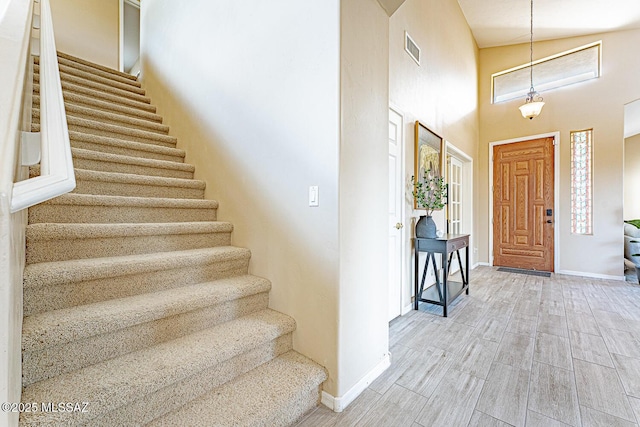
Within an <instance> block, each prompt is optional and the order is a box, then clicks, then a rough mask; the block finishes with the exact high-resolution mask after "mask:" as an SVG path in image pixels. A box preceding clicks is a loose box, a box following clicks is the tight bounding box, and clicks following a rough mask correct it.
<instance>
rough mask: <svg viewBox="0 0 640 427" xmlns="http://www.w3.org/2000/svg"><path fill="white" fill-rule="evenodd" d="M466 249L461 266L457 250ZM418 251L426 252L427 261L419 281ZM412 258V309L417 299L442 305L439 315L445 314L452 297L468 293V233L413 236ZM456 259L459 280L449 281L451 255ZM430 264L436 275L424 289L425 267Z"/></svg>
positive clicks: (445, 315) (416, 303)
mask: <svg viewBox="0 0 640 427" xmlns="http://www.w3.org/2000/svg"><path fill="white" fill-rule="evenodd" d="M463 248H464V250H465V257H464V259H465V265H464V268H463V266H462V259H461V258H460V249H463ZM420 252H426V253H427V261H426V262H425V264H424V270H423V271H422V280H421V281H420V283H419V284H418V270H419V267H418V260H419V255H420ZM413 253H414V258H415V267H414V268H415V271H414V273H415V279H414V281H415V295H416V296H415V300H414V308H415V309H416V310H417V309H418V304H419V303H420V302H426V303H429V304H435V305H440V306H442V315H443V316H444V317H447V307H448V306H449V304H451V302H453V300H455V299H456V298H457V297H458V296H460V294H462V292H465V291H466V293H467V295H469V235H468V234H445V235H444V236H442V237H439V238H436V239H421V238H416V239H415V247H414V252H413ZM435 254H440V255H441V257H442V258H441V259H442V268H443V269H444V271H443V274H442V283H440V278H439V277H438V271H437V264H436V256H435ZM454 254H455V255H456V256H457V258H458V265H459V266H460V276H461V278H462V281H461V282H457V281H450V280H449V271H450V268H451V261H453V255H454ZM430 263H433V271H434V273H435V276H436V283H434V284H433V285H431V286H429V287H428V288H427V289H424V282H425V279H426V278H427V270H428V268H429V264H430Z"/></svg>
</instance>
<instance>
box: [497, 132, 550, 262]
mask: <svg viewBox="0 0 640 427" xmlns="http://www.w3.org/2000/svg"><path fill="white" fill-rule="evenodd" d="M553 150H554V146H553V138H541V139H535V140H531V141H523V142H518V143H513V144H504V145H496V146H494V147H493V168H494V180H495V182H494V188H493V212H494V218H493V242H494V244H493V257H494V259H493V264H494V265H497V266H505V267H514V268H525V269H535V270H543V271H553V248H554V242H553V223H552V222H549V223H548V222H547V220H549V219H551V218H553V217H552V216H549V217H547V216H546V211H547V209H553V205H554V200H553V197H554V195H553V182H554V179H553V174H554V169H553V167H554V164H553V157H554V156H553Z"/></svg>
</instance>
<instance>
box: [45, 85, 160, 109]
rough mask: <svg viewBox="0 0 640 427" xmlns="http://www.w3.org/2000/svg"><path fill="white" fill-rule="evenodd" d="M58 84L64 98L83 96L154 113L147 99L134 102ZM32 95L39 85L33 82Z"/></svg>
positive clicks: (74, 86)
mask: <svg viewBox="0 0 640 427" xmlns="http://www.w3.org/2000/svg"><path fill="white" fill-rule="evenodd" d="M60 84H61V85H62V93H63V96H64V97H66V96H68V95H69V94H77V95H84V96H90V97H93V98H95V99H99V100H101V101H104V102H111V103H116V104H119V105H122V106H127V107H130V108H136V109H139V110H144V111H148V112H150V113H155V112H156V107H155V106H153V105H151V100H150V99H149V98H145V97H141V98H140V100H134V99H129V98H123V97H121V96H118V95H114V94H111V93H106V92H98V91H95V90H93V89H88V88H85V87H82V86H78V85H75V84H73V83H68V82H60ZM33 93H34V94H39V93H40V84H39V83H37V82H35V81H34V85H33Z"/></svg>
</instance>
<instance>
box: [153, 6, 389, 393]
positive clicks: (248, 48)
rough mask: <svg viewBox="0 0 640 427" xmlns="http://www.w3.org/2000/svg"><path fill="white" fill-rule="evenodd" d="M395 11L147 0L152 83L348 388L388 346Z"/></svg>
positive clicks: (244, 236)
mask: <svg viewBox="0 0 640 427" xmlns="http://www.w3.org/2000/svg"><path fill="white" fill-rule="evenodd" d="M341 14H342V18H341ZM216 17H217V18H218V19H217V20H216ZM187 22H188V23H189V24H188V25H185V23H187ZM387 27H388V18H387V16H386V14H385V12H384V10H383V9H382V8H381V7H380V6H379V4H378V3H377V2H376V1H375V0H345V1H343V2H339V1H337V0H333V1H326V0H316V1H310V2H304V3H300V2H297V1H295V0H285V1H281V2H280V3H279V4H278V6H277V7H274V5H273V4H267V3H264V2H260V1H257V0H256V1H248V2H242V3H241V4H239V3H237V2H226V3H219V2H208V1H206V0H200V1H196V2H191V3H189V6H188V7H185V6H184V5H178V4H176V3H175V2H171V1H169V0H149V1H145V2H143V3H142V10H141V28H142V78H143V82H144V87H145V88H146V89H147V91H148V93H149V95H150V96H151V97H152V99H153V101H154V103H155V104H157V105H158V110H159V112H160V114H162V115H163V116H164V117H165V122H166V123H167V124H168V125H169V126H170V127H171V133H172V134H173V135H176V136H177V137H178V139H179V143H178V146H179V147H180V148H184V149H185V150H186V151H187V158H186V161H187V162H190V163H193V164H195V166H196V178H199V179H204V180H205V181H206V182H207V191H206V196H207V198H213V199H216V200H218V201H219V202H220V208H219V210H218V213H219V219H220V220H228V221H231V222H232V223H233V224H234V226H235V228H234V232H233V243H234V244H235V245H239V246H245V247H248V248H249V249H251V251H252V260H251V267H250V270H251V272H252V273H253V274H257V275H260V276H264V277H267V278H268V279H270V280H271V281H272V284H273V288H272V291H271V294H270V306H271V307H272V308H274V309H276V310H278V311H282V312H284V313H287V314H289V315H291V316H293V317H294V318H295V319H296V322H297V328H298V329H297V331H296V333H295V335H294V348H295V349H296V350H298V351H300V352H301V353H303V354H305V355H307V356H309V357H311V358H313V359H314V360H316V361H317V362H319V363H320V364H322V365H323V366H325V367H326V368H327V369H328V371H329V379H328V381H327V382H326V383H325V386H324V390H325V391H326V392H327V393H329V394H330V395H331V396H333V397H336V398H342V397H343V395H345V394H347V393H348V392H350V391H351V390H352V389H353V387H354V386H355V385H356V384H357V383H358V382H359V381H360V380H361V379H362V377H363V376H365V375H366V374H368V373H369V372H371V371H372V370H375V369H376V367H378V366H379V365H380V364H381V363H383V361H384V360H385V358H386V356H387V354H388V338H387V337H388V330H387V322H386V312H387V308H386V295H387V288H386V280H385V278H386V277H387V270H386V268H387V264H388V262H387V252H386V248H387V244H386V239H387V236H386V211H387V191H386V185H387V184H386V183H387V173H386V168H387V152H386V150H387V149H386V135H387V126H388V125H387V116H388V115H387V106H388V50H387V43H386V41H387ZM341 32H342V35H341ZM341 37H342V41H341ZM230 41H233V43H231V42H230ZM341 49H342V51H341ZM341 105H342V107H341ZM341 123H342V126H341ZM376 171H381V173H377V172H376ZM310 185H317V186H319V194H320V197H319V200H320V206H319V207H309V206H308V187H309V186H310ZM381 189H382V190H381ZM366 248H368V249H369V250H365V249H366ZM371 248H374V249H373V250H372V249H371Z"/></svg>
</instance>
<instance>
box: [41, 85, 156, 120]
mask: <svg viewBox="0 0 640 427" xmlns="http://www.w3.org/2000/svg"><path fill="white" fill-rule="evenodd" d="M33 98H34V101H33V103H34V105H39V104H38V102H39V98H40V95H34V97H33ZM64 102H65V105H78V106H91V107H93V108H102V109H104V110H108V111H114V112H119V113H121V114H127V115H130V116H134V117H139V118H144V119H145V120H148V121H152V122H157V123H162V116H159V115H158V114H156V113H152V112H150V111H147V110H143V109H140V108H135V107H131V106H128V105H121V104H118V103H115V102H109V101H104V100H101V99H97V98H93V97H89V96H86V95H84V94H81V93H73V92H67V93H66V94H65V95H64ZM145 105H146V104H145Z"/></svg>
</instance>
